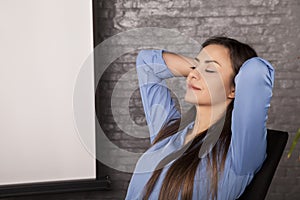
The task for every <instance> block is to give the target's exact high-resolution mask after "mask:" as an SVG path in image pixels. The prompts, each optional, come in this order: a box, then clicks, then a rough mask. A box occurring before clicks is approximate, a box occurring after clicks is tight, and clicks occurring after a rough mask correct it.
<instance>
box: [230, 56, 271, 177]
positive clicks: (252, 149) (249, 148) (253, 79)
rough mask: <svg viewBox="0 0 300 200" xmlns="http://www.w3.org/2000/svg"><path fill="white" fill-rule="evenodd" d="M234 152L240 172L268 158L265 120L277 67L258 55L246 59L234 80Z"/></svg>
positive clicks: (254, 168)
mask: <svg viewBox="0 0 300 200" xmlns="http://www.w3.org/2000/svg"><path fill="white" fill-rule="evenodd" d="M234 81H235V84H236V87H235V100H234V109H233V111H232V127H231V130H232V138H231V150H232V151H231V153H232V161H233V167H234V169H235V171H236V173H237V174H248V173H253V172H256V171H257V170H258V169H259V168H260V167H261V165H262V163H263V161H264V159H265V157H266V145H267V141H266V135H267V128H266V121H267V119H268V108H269V107H270V101H271V97H272V88H273V84H274V68H273V67H272V65H271V64H270V63H269V62H267V61H265V60H263V59H261V58H258V57H255V58H251V59H249V60H247V61H246V62H245V63H244V64H243V66H242V67H241V69H240V71H239V73H238V74H237V75H236V77H235V79H234Z"/></svg>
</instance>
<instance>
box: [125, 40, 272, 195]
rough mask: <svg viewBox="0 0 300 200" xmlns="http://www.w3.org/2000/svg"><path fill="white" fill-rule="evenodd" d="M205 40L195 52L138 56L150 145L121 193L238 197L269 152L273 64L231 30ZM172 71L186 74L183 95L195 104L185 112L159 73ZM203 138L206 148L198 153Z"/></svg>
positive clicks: (172, 74) (150, 52) (164, 74)
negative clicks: (229, 35) (230, 33)
mask: <svg viewBox="0 0 300 200" xmlns="http://www.w3.org/2000/svg"><path fill="white" fill-rule="evenodd" d="M202 47H203V48H202V50H201V51H200V53H199V55H198V56H197V57H196V58H194V59H193V58H189V57H185V56H181V55H178V54H175V53H172V52H168V51H166V50H163V49H162V50H142V51H140V52H139V54H138V56H137V60H136V66H137V74H138V78H139V86H140V93H141V97H142V102H143V106H144V110H145V116H146V120H147V124H148V127H149V131H150V141H151V147H150V148H149V149H148V150H147V151H146V152H145V153H144V154H143V155H142V156H141V157H140V159H139V160H138V162H137V164H136V167H135V171H134V174H133V176H132V178H131V181H130V184H129V187H128V191H127V195H126V200H134V199H153V200H154V199H160V200H169V199H170V200H173V199H184V200H190V199H195V200H196V199H197V200H198V199H201V200H202V199H203V200H207V199H224V200H225V199H226V200H231V199H236V198H238V197H239V196H240V195H241V194H242V193H243V191H244V190H245V188H246V186H247V185H248V184H249V183H250V182H251V180H252V178H253V176H254V174H255V173H256V172H257V171H258V170H259V169H260V167H261V166H262V163H263V162H264V160H265V158H266V133H267V130H266V120H267V118H268V117H267V112H268V108H269V107H270V101H271V97H272V88H273V82H274V69H273V67H272V66H271V64H270V63H269V62H267V61H265V60H264V59H262V58H259V57H257V54H256V52H255V51H254V50H253V49H252V48H251V47H250V46H249V45H247V44H243V43H241V42H238V41H236V40H234V39H231V38H226V37H212V38H210V39H208V40H206V41H205V42H204V43H203V44H202ZM175 76H176V77H177V76H185V77H186V84H187V89H186V95H185V101H187V102H189V103H192V104H193V105H194V107H193V109H191V110H190V111H188V112H187V113H186V114H185V115H181V114H180V113H179V111H178V110H177V109H176V107H175V103H174V101H173V100H172V98H171V96H170V91H169V90H168V88H167V87H166V83H165V80H164V79H167V78H171V77H175ZM219 94H223V95H219ZM219 97H220V98H219ZM222 97H224V98H223V99H222ZM215 108H217V109H215ZM222 119H225V121H224V120H223V121H222ZM210 130H211V131H210ZM218 130H220V131H219V132H220V133H219V134H217V135H216V132H218ZM216 136H217V137H216ZM209 138H210V139H211V138H213V139H212V140H209ZM214 138H216V139H215V141H213V140H214ZM206 141H211V142H210V144H211V148H210V149H207V148H206V153H200V152H201V151H202V150H201V147H202V146H203V145H204V143H205V142H206Z"/></svg>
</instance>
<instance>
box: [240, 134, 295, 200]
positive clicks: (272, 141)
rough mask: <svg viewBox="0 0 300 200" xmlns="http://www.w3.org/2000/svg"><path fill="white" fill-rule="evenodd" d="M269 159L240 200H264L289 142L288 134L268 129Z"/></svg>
mask: <svg viewBox="0 0 300 200" xmlns="http://www.w3.org/2000/svg"><path fill="white" fill-rule="evenodd" d="M267 131H268V132H267V158H266V160H265V162H264V163H263V165H262V167H261V169H260V170H259V171H258V172H257V173H256V174H255V176H254V177H253V180H252V181H251V183H250V184H249V185H248V186H247V187H246V190H245V192H244V193H243V194H242V195H241V196H240V197H239V198H238V200H249V199H251V200H253V199H255V200H264V199H265V197H266V195H267V192H268V189H269V187H270V184H271V182H272V179H273V176H274V173H275V171H276V168H277V165H278V163H279V161H280V158H281V156H282V153H283V151H284V148H285V146H286V143H287V140H288V136H289V135H288V133H287V132H284V131H278V130H270V129H267Z"/></svg>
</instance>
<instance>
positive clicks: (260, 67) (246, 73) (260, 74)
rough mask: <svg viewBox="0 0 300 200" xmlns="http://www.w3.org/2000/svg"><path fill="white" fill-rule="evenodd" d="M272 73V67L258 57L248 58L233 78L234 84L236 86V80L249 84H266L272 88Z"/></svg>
mask: <svg viewBox="0 0 300 200" xmlns="http://www.w3.org/2000/svg"><path fill="white" fill-rule="evenodd" d="M274 72H275V70H274V68H273V66H272V65H271V64H270V63H269V62H268V61H266V60H264V59H262V58H260V57H254V58H250V59H248V60H247V61H246V62H244V64H243V65H242V67H241V68H240V71H239V73H238V75H237V76H236V77H235V83H236V84H238V83H237V82H238V79H240V80H243V81H245V80H246V82H249V83H251V82H252V83H253V82H256V83H257V84H266V85H268V86H269V87H271V88H273V85H274Z"/></svg>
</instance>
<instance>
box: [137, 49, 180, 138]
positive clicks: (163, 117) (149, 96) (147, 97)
mask: <svg viewBox="0 0 300 200" xmlns="http://www.w3.org/2000/svg"><path fill="white" fill-rule="evenodd" d="M163 51H165V50H163V49H161V50H141V51H140V52H139V53H138V56H137V58H136V70H137V75H138V80H139V88H140V93H141V98H142V103H143V107H144V112H145V117H146V121H147V125H148V127H149V132H150V142H151V143H153V140H154V139H155V137H156V135H157V133H158V132H159V130H160V129H161V128H162V126H163V125H164V124H165V123H166V122H169V121H170V120H171V119H176V118H180V113H179V112H178V110H177V109H176V107H175V103H174V101H173V99H172V98H171V94H170V91H169V89H168V87H167V85H166V81H165V80H164V79H167V78H171V77H174V75H173V74H172V72H171V71H170V70H169V68H168V67H167V65H166V63H165V61H164V59H163V57H162V53H163Z"/></svg>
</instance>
